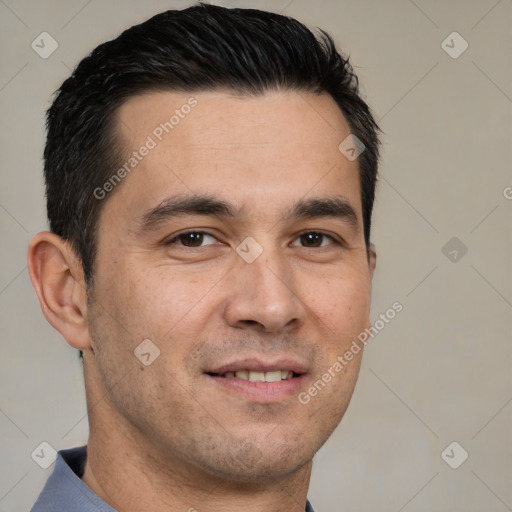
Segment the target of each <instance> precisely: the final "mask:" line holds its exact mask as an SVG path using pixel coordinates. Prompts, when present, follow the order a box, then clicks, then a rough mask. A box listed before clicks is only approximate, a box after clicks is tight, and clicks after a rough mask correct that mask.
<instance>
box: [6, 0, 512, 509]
mask: <svg viewBox="0 0 512 512" xmlns="http://www.w3.org/2000/svg"><path fill="white" fill-rule="evenodd" d="M190 3H191V2H188V1H181V2H180V1H157V0H152V1H145V2H138V1H135V0H132V1H125V2H118V1H114V0H102V1H100V0H91V1H89V2H87V1H86V0H76V1H64V0H53V1H50V0H41V1H38V2H34V1H29V0H0V34H1V36H0V37H1V44H2V50H3V51H2V55H1V78H0V118H1V119H2V129H1V136H0V140H1V148H2V150H1V153H0V154H1V165H0V169H1V171H0V172H1V186H0V226H1V239H2V243H1V249H0V258H1V263H0V318H1V326H2V327H1V329H2V332H1V343H2V352H1V353H2V357H1V363H0V368H1V377H0V379H1V394H0V429H1V441H0V457H1V463H2V464H1V465H2V468H1V471H0V510H2V511H4V512H6V511H8V512H21V511H25V510H28V509H29V507H30V505H31V504H32V502H33V501H34V499H35V498H36V496H37V495H38V493H39V491H40V489H41V487H42V485H43V483H44V481H45V480H46V478H47V477H48V475H49V474H50V472H51V470H52V467H53V466H52V467H50V468H48V469H46V470H44V469H41V468H40V467H39V466H38V465H37V464H36V463H35V462H34V461H33V460H32V458H31V452H32V451H33V450H34V449H35V448H36V447H37V446H38V445H39V444H40V443H41V442H42V441H47V442H48V443H50V444H51V445H52V446H53V447H55V448H56V449H62V448H66V447H72V446H77V445H79V444H83V443H85V441H86V439H87V421H86V416H85V414H86V410H85V404H84V392H83V385H82V375H81V369H80V365H79V361H78V358H77V355H76V353H75V352H74V351H73V350H72V349H70V348H69V347H68V346H67V345H66V343H65V342H64V341H63V340H62V339H61V338H60V336H59V335H58V334H57V333H56V332H55V331H54V330H53V329H52V328H51V327H50V326H49V325H48V324H47V323H46V321H45V319H44V317H43V315H42V313H41V312H40V309H39V305H38V302H37V300H36V297H35V294H34V293H33V291H32V288H31V285H30V282H29V279H28V275H27V271H26V266H25V253H26V247H27V244H28V242H29V240H30V238H31V236H32V235H33V234H34V233H36V232H37V231H39V230H41V229H45V227H46V220H45V209H44V197H43V183H42V162H41V154H42V149H43V142H44V117H43V116H44V111H45V109H46V108H47V107H48V105H49V100H50V97H51V94H52V92H53V91H54V90H55V89H56V88H57V87H58V86H59V85H60V83H61V82H62V81H63V80H64V79H65V78H66V77H67V76H68V74H69V72H70V69H71V68H72V67H74V66H75V64H76V63H77V62H78V61H79V59H81V58H82V57H83V56H85V54H86V53H88V52H89V51H90V50H91V49H92V48H93V47H95V46H96V45H97V44H99V43H100V42H103V41H104V40H106V39H109V38H112V37H114V36H116V35H117V34H118V33H119V32H120V31H121V30H122V29H124V28H126V27H128V26H130V25H132V24H134V23H138V22H140V21H142V20H144V19H146V18H147V17H149V16H150V15H152V14H155V13H157V12H159V11H161V10H164V9H166V8H183V7H186V6H188V5H190ZM218 3H219V4H221V5H226V6H241V7H257V8H262V9H269V10H274V11H278V12H279V11H282V12H284V13H285V14H289V15H291V16H294V17H297V18H299V19H300V20H302V21H304V22H306V23H307V24H308V25H309V26H319V27H322V28H325V29H327V30H328V31H330V32H331V33H332V34H333V36H334V38H335V39H336V41H337V42H338V43H339V45H340V47H341V48H342V49H343V50H344V51H346V52H349V53H350V54H351V56H352V60H353V62H354V64H355V65H356V66H357V69H358V72H359V76H360V78H361V81H362V84H363V86H364V93H365V95H366V96H367V101H368V102H369V103H370V105H371V106H372V107H373V109H374V111H375V113H376V117H377V118H378V119H379V120H380V125H381V127H382V129H383V131H384V132H385V136H384V137H383V142H384V151H383V161H382V167H381V180H380V184H379V186H378V193H377V194H378V195H377V201H376V208H375V213H374V230H373V241H374V242H375V243H376V245H377V249H378V255H379V257H378V268H377V272H376V275H375V278H374V296H373V302H372V319H377V318H378V316H379V314H380V313H384V312H385V311H386V310H387V309H388V308H389V307H390V306H391V304H392V303H393V302H395V301H399V302H401V303H402V304H403V311H402V312H401V313H400V314H398V315H397V316H396V318H395V319H394V320H392V321H391V322H390V323H389V324H388V325H386V327H385V328H384V329H382V330H381V331H380V333H379V334H378V336H376V337H375V338H374V339H373V340H372V341H371V342H370V344H369V345H368V348H367V351H366V354H365V359H364V364H363V368H362V371H361V376H360V380H359V383H358V386H357V388H356V392H355V395H354V399H353V402H352V404H351V406H350V407H349V410H348V412H347V415H346V416H345V418H344V420H343V421H342V423H341V425H340V427H339V428H338V429H337V431H336V432H335V433H334V435H333V436H332V438H331V439H330V441H329V442H328V443H327V444H326V445H325V446H324V447H323V448H322V449H321V451H320V452H319V454H318V455H317V458H316V463H315V469H314V474H313V478H312V484H311V488H310V498H311V500H312V501H313V503H314V505H315V506H316V508H317V510H318V511H323V512H327V511H339V510H347V511H348V510H350V511H369V510H378V511H379V512H387V511H390V512H398V511H405V512H413V511H415V512H422V511H429V512H440V511H450V512H454V511H464V512H470V511H475V512H476V511H479V512H482V511H484V510H485V511H486V512H492V511H497V512H501V511H506V510H512V486H511V483H512V452H511V446H512V434H511V432H512V429H511V427H512V422H511V415H512V403H511V401H512V385H511V384H512V383H511V380H512V379H511V374H512V372H511V366H512V365H511V362H512V357H511V356H512V343H511V341H512V340H511V332H512V329H511V327H512V322H511V313H512V272H511V270H510V263H511V261H512V226H511V219H512V200H510V199H507V198H506V196H507V195H508V197H509V198H510V197H512V189H511V188H507V187H512V172H511V160H512V159H511V135H512V128H511V126H512V123H511V121H512V52H511V51H510V49H511V48H512V2H511V1H510V0H502V1H496V0H479V1H477V0H472V1H468V0H459V1H450V2H447V1H441V0H439V1H433V0H428V1H427V0H415V2H413V1H407V0H388V1H380V0H366V1H357V0H344V1H335V0H328V1H327V0H323V1H316V2H312V1H306V0H291V1H290V0H275V1H250V0H247V1H231V2H230V1H225V2H218ZM43 31H47V32H49V33H50V34H51V35H52V36H53V37H54V38H55V39H56V40H57V41H58V44H59V47H58V49H57V50H56V51H55V53H53V54H52V55H51V56H50V57H49V58H47V59H42V58H41V57H40V56H39V55H37V54H36V53H35V52H34V51H33V50H32V48H31V42H32V41H33V40H34V39H35V38H36V36H38V35H39V34H40V33H41V32H43ZM453 31H457V32H458V33H460V35H461V36H462V37H463V38H464V40H466V41H467V43H468V44H469V47H468V49H467V50H466V51H465V52H464V53H463V54H462V55H460V57H458V58H457V59H454V58H452V57H450V56H449V55H448V54H447V53H446V52H445V51H444V50H443V48H442V46H441V43H442V41H443V40H445V38H446V37H447V36H448V35H449V34H451V33H452V32H453ZM460 43H461V41H460V40H459V41H457V40H454V42H453V43H452V42H451V39H448V44H449V45H450V46H454V48H453V49H452V52H453V51H455V50H457V49H459V48H461V46H460ZM452 237H457V238H458V239H459V240H460V242H461V243H463V244H464V245H465V246H466V247H467V249H468V251H467V253H466V254H465V255H464V256H463V257H460V255H461V252H460V251H459V252H458V253H457V261H455V262H453V261H451V260H450V259H449V258H448V257H447V256H445V254H444V253H443V251H442V248H443V247H444V246H445V244H446V243H447V242H448V241H449V240H450V239H451V238H452ZM450 250H453V248H452V247H451V246H449V247H448V248H447V249H445V252H446V253H447V254H448V256H450V257H451V258H453V257H455V253H453V252H452V254H451V255H450V254H449V251H450ZM452 441H457V442H458V443H459V444H460V445H461V446H462V447H463V448H464V449H465V450H466V451H467V452H468V453H469V457H468V459H467V460H466V461H465V462H464V463H463V464H462V465H461V466H460V467H459V468H458V469H452V468H450V467H449V466H448V464H447V463H446V462H445V461H444V460H443V459H442V457H441V453H442V451H443V450H444V449H445V448H446V447H447V446H448V445H449V444H450V443H451V442H452ZM460 450H461V449H460V448H456V450H455V451H453V452H451V451H449V455H451V460H452V461H453V460H458V457H459V456H460V453H461V452H460Z"/></svg>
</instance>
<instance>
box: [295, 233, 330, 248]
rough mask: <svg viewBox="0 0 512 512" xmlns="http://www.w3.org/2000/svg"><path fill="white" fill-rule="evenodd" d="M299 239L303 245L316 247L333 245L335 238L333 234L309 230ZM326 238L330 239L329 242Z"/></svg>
mask: <svg viewBox="0 0 512 512" xmlns="http://www.w3.org/2000/svg"><path fill="white" fill-rule="evenodd" d="M297 240H298V241H299V242H300V246H301V247H310V248H313V249H314V248H316V247H325V246H326V245H331V243H332V242H333V240H334V239H333V238H332V237H331V236H329V235H326V234H324V233H319V232H318V231H308V232H306V233H302V235H300V236H299V237H298V239H297ZM326 240H328V241H329V243H325V241H326ZM294 245H295V244H294Z"/></svg>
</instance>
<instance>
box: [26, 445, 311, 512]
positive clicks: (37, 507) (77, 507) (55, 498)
mask: <svg viewBox="0 0 512 512" xmlns="http://www.w3.org/2000/svg"><path fill="white" fill-rule="evenodd" d="M86 458H87V446H80V447H78V448H71V449H69V450H61V451H59V452H58V454H57V460H56V461H55V467H54V469H53V473H52V474H51V475H50V477H49V478H48V480H47V482H46V485H45V486H44V488H43V490H42V491H41V494H40V495H39V498H38V499H37V501H36V502H35V503H34V506H33V507H32V509H31V511H30V512H53V511H54V510H73V511H74V512H116V510H115V509H113V508H112V507H111V506H110V505H108V504H107V503H105V502H104V501H103V500H102V499H101V498H100V497H99V496H98V495H97V494H96V493H94V492H93V491H92V490H91V489H89V487H87V485H85V484H84V482H82V480H81V479H80V477H81V476H82V473H83V469H84V467H85V460H86ZM305 512H315V511H314V509H313V507H312V506H311V503H309V501H308V502H307V503H306V510H305Z"/></svg>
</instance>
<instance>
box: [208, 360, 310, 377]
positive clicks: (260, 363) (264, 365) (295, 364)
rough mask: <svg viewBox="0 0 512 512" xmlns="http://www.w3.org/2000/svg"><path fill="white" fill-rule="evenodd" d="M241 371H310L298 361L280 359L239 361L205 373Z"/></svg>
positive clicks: (221, 373)
mask: <svg viewBox="0 0 512 512" xmlns="http://www.w3.org/2000/svg"><path fill="white" fill-rule="evenodd" d="M240 370H249V371H253V372H273V371H276V370H285V371H292V372H294V373H299V374H304V373H306V372H307V371H308V367H307V365H306V364H305V363H303V362H301V361H298V360H296V359H290V358H279V359H275V360H265V361H264V360H262V359H257V358H247V359H237V360H236V361H232V362H230V363H226V364H223V365H222V366H217V367H215V368H212V369H211V370H210V369H209V370H206V371H205V373H218V374H220V375H223V374H224V373H226V372H238V371H240Z"/></svg>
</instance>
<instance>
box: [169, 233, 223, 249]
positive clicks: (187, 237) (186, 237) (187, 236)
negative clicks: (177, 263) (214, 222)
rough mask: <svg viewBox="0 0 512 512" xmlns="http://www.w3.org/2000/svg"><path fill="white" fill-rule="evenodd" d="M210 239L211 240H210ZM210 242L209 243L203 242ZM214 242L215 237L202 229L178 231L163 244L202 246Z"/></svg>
mask: <svg viewBox="0 0 512 512" xmlns="http://www.w3.org/2000/svg"><path fill="white" fill-rule="evenodd" d="M210 239H211V241H210ZM205 242H210V243H205ZM212 243H215V237H214V236H213V235H210V234H208V233H204V232H203V231H189V232H188V233H180V234H179V235H176V236H175V237H174V238H172V239H171V240H169V241H168V242H166V243H165V245H181V246H183V247H202V246H203V245H211V244H212Z"/></svg>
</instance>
